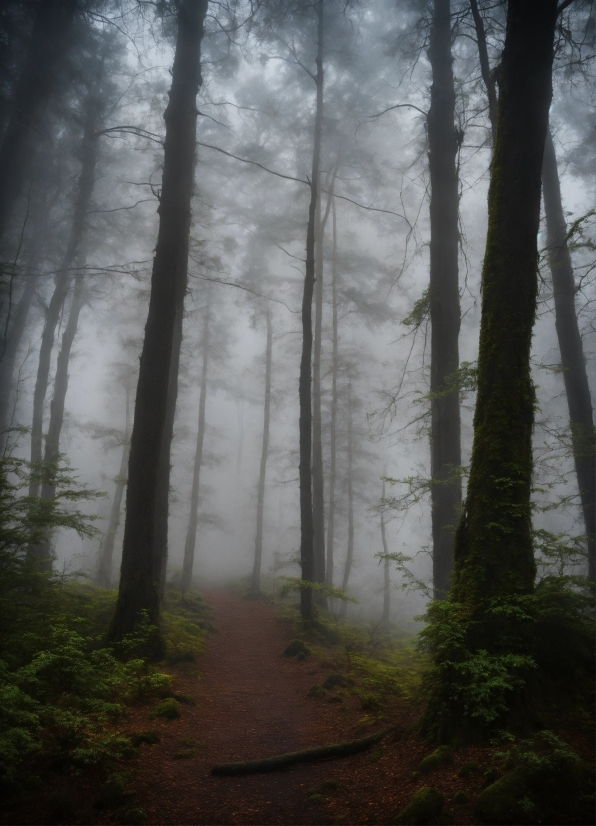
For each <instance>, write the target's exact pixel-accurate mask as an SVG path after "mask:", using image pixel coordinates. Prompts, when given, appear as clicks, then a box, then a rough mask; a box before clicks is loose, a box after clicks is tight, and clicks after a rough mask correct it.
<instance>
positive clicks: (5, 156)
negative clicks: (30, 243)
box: [0, 0, 77, 240]
mask: <svg viewBox="0 0 596 826" xmlns="http://www.w3.org/2000/svg"><path fill="white" fill-rule="evenodd" d="M76 7H77V0H40V2H38V4H37V13H36V16H35V20H34V24H33V30H32V32H31V38H30V41H29V45H28V50H27V56H26V58H25V63H24V66H23V69H22V72H21V76H20V78H19V80H18V83H17V84H16V88H15V91H14V97H13V102H12V108H11V113H10V118H9V121H8V124H7V127H6V130H5V132H4V135H3V137H2V142H1V143H0V240H2V238H3V236H4V234H5V232H6V228H7V226H8V222H9V220H10V217H11V214H12V210H13V207H14V205H15V203H16V200H17V198H18V197H19V194H20V191H21V188H22V184H23V179H24V177H25V175H26V169H27V162H28V160H29V156H30V137H31V135H32V134H34V133H36V132H37V133H39V121H40V119H41V116H42V115H43V112H44V109H45V107H46V105H47V103H48V101H49V99H50V95H51V93H52V90H53V88H54V83H55V79H56V73H57V69H58V66H59V62H60V60H61V58H62V56H63V55H64V53H65V51H66V48H67V44H68V34H69V30H70V27H71V24H72V21H73V18H74V14H75V11H76Z"/></svg>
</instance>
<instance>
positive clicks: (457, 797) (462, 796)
mask: <svg viewBox="0 0 596 826" xmlns="http://www.w3.org/2000/svg"><path fill="white" fill-rule="evenodd" d="M453 802H454V803H455V804H456V805H457V806H465V805H466V803H469V802H470V795H469V794H467V793H466V792H465V791H464V790H463V789H458V790H457V791H456V793H455V794H454V795H453Z"/></svg>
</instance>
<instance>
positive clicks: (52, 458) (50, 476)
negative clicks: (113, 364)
mask: <svg viewBox="0 0 596 826" xmlns="http://www.w3.org/2000/svg"><path fill="white" fill-rule="evenodd" d="M84 300H85V299H84V284H83V279H82V277H81V276H79V277H78V278H77V279H76V280H75V287H74V291H73V296H72V303H71V306H70V312H69V315H68V322H67V324H66V327H65V329H64V334H63V336H62V346H61V348H60V352H59V353H58V361H57V364H56V377H55V379H54V398H53V399H52V403H51V405H50V424H49V427H48V433H47V436H46V443H45V451H44V457H43V460H44V461H43V472H42V474H41V476H42V483H41V498H42V499H44V500H46V501H48V502H50V501H51V500H52V499H54V497H55V495H56V470H57V464H58V460H59V458H60V434H61V432H62V425H63V423H64V406H65V403H66V393H67V391H68V364H69V362H70V353H71V349H72V345H73V342H74V338H75V335H76V333H77V328H78V325H79V315H80V312H81V309H82V307H83V303H84ZM51 543H52V537H51V532H48V533H46V536H45V537H44V539H43V540H42V541H40V542H39V543H38V544H36V545H32V546H30V547H29V556H30V557H31V558H35V559H36V560H37V562H38V565H39V566H40V568H41V569H43V570H46V571H50V570H51V568H52V544H51Z"/></svg>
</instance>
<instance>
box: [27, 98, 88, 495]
mask: <svg viewBox="0 0 596 826" xmlns="http://www.w3.org/2000/svg"><path fill="white" fill-rule="evenodd" d="M97 142H98V134H97V112H96V106H95V104H93V103H90V105H89V108H88V111H87V118H86V124H85V132H84V134H83V142H82V147H81V154H82V158H83V162H82V168H81V175H80V177H79V183H78V190H77V194H76V198H75V203H74V210H73V221H72V226H71V229H70V237H69V239H68V245H67V248H66V252H65V254H64V257H63V259H62V265H61V267H60V272H59V273H58V275H57V276H56V283H55V287H54V292H53V293H52V298H51V299H50V304H49V307H48V310H47V313H46V318H45V323H44V328H43V333H42V336H41V344H40V348H39V363H38V367H37V377H36V380H35V389H34V392H33V419H32V424H31V463H32V465H33V467H34V468H35V467H36V466H39V463H40V462H41V457H42V450H43V411H44V404H45V399H46V393H47V389H48V381H49V376H50V363H51V358H52V349H53V347H54V337H55V335H56V327H57V325H58V320H59V318H60V314H61V312H62V308H63V306H64V302H65V300H66V296H67V294H68V290H69V287H70V284H71V280H72V272H71V268H72V265H73V263H74V261H75V258H76V256H77V254H78V251H79V249H80V245H81V241H82V239H83V236H84V233H85V226H86V221H87V214H88V212H89V207H90V204H91V197H92V195H93V188H94V186H95V167H96V164H97ZM29 495H30V496H38V495H39V483H38V482H37V481H36V480H35V478H34V479H33V480H32V482H31V484H30V485H29Z"/></svg>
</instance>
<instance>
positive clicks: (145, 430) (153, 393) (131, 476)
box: [108, 0, 207, 655]
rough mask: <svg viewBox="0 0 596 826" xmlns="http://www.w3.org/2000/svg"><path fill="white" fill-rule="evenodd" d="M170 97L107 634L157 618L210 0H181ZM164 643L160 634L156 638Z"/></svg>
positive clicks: (155, 645) (117, 635)
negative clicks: (163, 466)
mask: <svg viewBox="0 0 596 826" xmlns="http://www.w3.org/2000/svg"><path fill="white" fill-rule="evenodd" d="M177 8H178V13H177V20H178V34H177V39H176V52H175V57H174V65H173V69H172V86H171V89H170V99H169V103H168V106H167V109H166V111H165V114H164V119H165V123H166V138H165V145H164V169H163V177H162V191H161V200H160V205H159V216H160V221H159V233H158V239H157V246H156V250H155V258H154V261H153V274H152V279H151V298H150V302H149V314H148V318H147V325H146V327H145V339H144V342H143V351H142V354H141V360H140V367H139V381H138V385H137V396H136V404H135V417H134V424H133V431H132V441H131V449H130V461H129V473H128V488H127V493H126V522H125V527H124V544H123V550H122V566H121V571H120V587H119V592H118V601H117V603H116V611H115V614H114V617H113V619H112V623H111V626H110V630H109V632H108V637H109V639H111V640H119V639H122V637H123V636H124V635H125V634H127V633H130V632H133V631H134V630H135V628H136V627H137V624H138V623H139V622H140V621H141V619H142V617H143V612H146V615H147V617H148V618H149V620H150V622H151V623H152V624H153V625H157V624H158V622H159V608H160V600H159V579H158V578H157V576H158V575H160V574H161V571H159V572H157V571H156V564H155V554H154V542H155V516H154V515H155V507H156V500H157V490H158V484H159V467H160V458H161V446H162V439H163V434H164V429H165V425H166V418H167V400H168V386H169V378H170V369H171V364H172V347H173V341H174V336H175V329H176V314H177V312H179V311H180V308H181V307H182V306H183V303H184V293H185V290H186V281H187V271H188V242H189V232H190V217H191V198H192V190H193V179H194V163H195V146H196V119H197V105H196V98H197V93H198V90H199V86H200V83H201V72H200V51H201V48H200V47H201V41H202V38H203V22H204V19H205V14H206V12H207V0H181V2H180V3H179V4H178V7H177ZM150 647H152V649H153V651H154V653H155V654H156V655H157V654H159V653H160V651H161V650H162V647H163V643H162V641H161V638H160V635H159V634H157V633H156V634H155V637H154V638H153V640H152V641H151V644H150Z"/></svg>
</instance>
